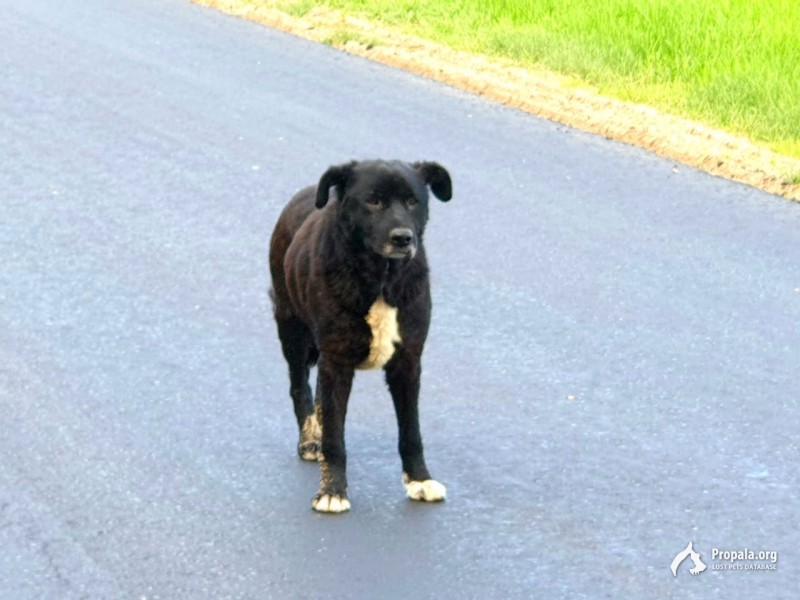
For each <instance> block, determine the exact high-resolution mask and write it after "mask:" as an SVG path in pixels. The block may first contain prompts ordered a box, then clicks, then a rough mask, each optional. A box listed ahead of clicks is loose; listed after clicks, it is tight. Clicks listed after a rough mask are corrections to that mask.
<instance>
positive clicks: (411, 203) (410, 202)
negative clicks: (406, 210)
mask: <svg viewBox="0 0 800 600" xmlns="http://www.w3.org/2000/svg"><path fill="white" fill-rule="evenodd" d="M406 204H408V205H409V206H416V205H417V199H416V198H414V196H411V197H410V198H409V199H408V200H406Z"/></svg>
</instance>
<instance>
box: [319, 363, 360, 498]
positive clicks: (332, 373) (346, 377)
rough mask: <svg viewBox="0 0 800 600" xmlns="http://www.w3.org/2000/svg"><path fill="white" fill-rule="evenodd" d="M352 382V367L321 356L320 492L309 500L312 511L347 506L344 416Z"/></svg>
mask: <svg viewBox="0 0 800 600" xmlns="http://www.w3.org/2000/svg"><path fill="white" fill-rule="evenodd" d="M352 384H353V368H352V367H343V366H341V365H337V364H335V363H333V362H332V361H331V360H330V359H329V358H326V357H325V356H323V357H322V358H321V360H320V362H319V371H318V373H317V394H318V398H317V402H319V410H320V416H321V423H320V425H321V426H322V455H321V456H320V468H321V471H322V474H321V479H320V484H319V491H318V492H317V495H316V496H314V499H313V500H312V502H311V506H312V507H313V508H314V510H316V511H319V512H326V513H338V512H344V511H346V510H349V509H350V501H349V500H348V499H347V453H346V451H345V444H344V419H345V415H346V414H347V400H348V398H349V397H350V388H351V386H352Z"/></svg>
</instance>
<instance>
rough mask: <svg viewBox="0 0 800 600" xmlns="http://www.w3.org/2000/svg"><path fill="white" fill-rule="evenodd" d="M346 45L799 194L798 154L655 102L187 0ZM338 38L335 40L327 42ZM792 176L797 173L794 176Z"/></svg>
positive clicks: (382, 35) (351, 25) (344, 24)
mask: <svg viewBox="0 0 800 600" xmlns="http://www.w3.org/2000/svg"><path fill="white" fill-rule="evenodd" d="M191 1H192V2H194V3H195V4H198V5H201V6H204V7H207V8H211V9H215V10H219V11H221V12H224V13H227V14H229V15H232V16H235V17H239V18H245V19H248V20H250V21H255V22H257V23H260V24H262V25H266V26H268V27H271V28H273V29H278V30H280V31H284V32H287V33H290V34H293V35H296V36H298V37H302V38H305V39H308V40H312V41H315V42H320V43H327V44H329V45H332V46H334V47H336V48H338V49H340V50H342V51H344V52H347V53H349V54H353V55H356V56H361V57H364V58H367V59H370V60H374V61H377V62H380V63H383V64H386V65H389V66H392V67H396V68H400V69H403V70H406V71H410V72H413V73H416V74H419V75H422V76H424V77H427V78H430V79H434V80H437V81H440V82H442V83H445V84H448V85H451V86H453V87H456V88H459V89H463V90H466V91H469V92H472V93H474V94H477V95H480V96H485V97H486V98H489V99H491V100H494V101H496V102H499V103H501V104H504V105H507V106H511V107H514V108H517V109H520V110H523V111H525V112H527V113H530V114H533V115H535V116H537V117H541V118H544V119H547V120H550V121H555V122H558V123H561V124H564V125H568V126H570V127H574V128H576V129H580V130H582V131H587V132H591V133H594V134H598V135H602V136H604V137H606V138H609V139H612V140H616V141H620V142H623V143H627V144H631V145H634V146H638V147H641V148H644V149H646V150H648V151H650V152H653V153H655V154H657V155H659V156H662V157H664V158H667V159H670V160H673V161H675V162H677V163H680V164H682V165H685V166H689V167H693V168H697V169H700V170H702V171H705V172H707V173H710V174H712V175H716V176H719V177H723V178H725V179H730V180H732V181H736V182H739V183H744V184H747V185H750V186H752V187H755V188H758V189H761V190H764V191H766V192H769V193H771V194H775V195H777V196H781V197H784V198H787V199H791V200H800V182H798V183H793V182H792V181H791V180H790V178H796V177H797V176H800V160H799V159H794V158H791V157H787V156H783V155H780V154H777V153H775V152H773V151H771V150H769V149H767V148H765V147H763V146H759V145H758V144H755V143H753V142H751V141H750V140H748V139H746V138H744V137H740V136H736V135H733V134H730V133H727V132H724V131H720V130H716V129H714V128H712V127H709V126H707V125H704V124H701V123H698V122H696V121H692V120H690V119H685V118H682V117H676V116H673V115H668V114H664V113H661V112H659V111H657V110H656V109H654V108H652V107H649V106H645V105H640V104H634V103H632V102H625V101H621V100H616V99H613V98H609V97H607V96H602V95H600V94H598V93H596V92H595V91H593V90H592V89H589V88H586V87H576V85H575V83H574V82H573V81H571V80H570V79H568V78H566V77H562V76H560V75H557V74H554V73H549V72H544V71H533V70H531V69H526V68H522V67H520V66H518V65H515V64H514V63H512V62H510V61H505V60H501V59H494V58H488V57H486V56H480V55H474V54H470V53H467V52H462V51H457V50H452V49H450V48H448V47H445V46H441V45H438V44H435V43H433V42H430V41H427V40H423V39H421V38H417V37H414V36H410V35H406V34H401V33H398V32H397V31H395V30H392V29H390V28H386V27H382V26H380V25H376V24H374V23H370V22H366V21H363V20H360V19H356V18H353V17H350V16H346V15H343V14H342V13H340V12H339V11H335V10H330V9H326V8H315V9H313V10H312V11H311V12H309V13H308V14H307V15H305V16H304V17H302V18H299V17H294V16H292V15H289V14H287V13H285V12H283V11H281V10H278V9H276V8H269V7H262V6H254V5H252V4H248V3H247V2H246V0H191ZM337 40H340V41H341V42H340V43H333V41H337ZM795 180H796V179H795Z"/></svg>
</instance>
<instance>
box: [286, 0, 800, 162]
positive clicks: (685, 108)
mask: <svg viewBox="0 0 800 600" xmlns="http://www.w3.org/2000/svg"><path fill="white" fill-rule="evenodd" d="M317 5H325V6H329V7H332V8H338V9H340V10H342V11H344V12H347V13H350V14H354V15H359V16H362V17H366V18H368V19H371V20H374V21H378V22H382V23H386V24H390V25H394V26H397V27H399V28H401V29H402V30H404V31H406V32H409V33H414V34H416V35H419V36H421V37H426V38H429V39H432V40H435V41H438V42H440V43H443V44H446V45H448V46H451V47H453V48H457V49H462V50H468V51H472V52H477V53H481V54H488V55H494V56H502V57H507V58H511V59H513V60H516V61H518V62H520V63H522V64H524V65H531V66H542V67H545V68H548V69H552V70H555V71H558V72H561V73H564V74H567V75H570V76H573V77H576V78H578V79H579V80H581V81H584V82H587V83H589V84H591V85H593V86H597V87H598V88H599V90H600V92H601V93H605V94H609V95H612V96H616V97H619V98H622V99H626V100H633V101H635V102H643V103H647V104H650V105H653V106H656V107H658V108H661V109H663V110H667V111H670V112H672V113H675V114H681V115H685V116H688V117H691V118H695V119H699V120H702V121H705V122H707V123H710V124H712V125H714V126H717V127H722V128H724V129H727V130H729V131H733V132H736V133H740V134H745V135H748V136H749V137H751V138H752V139H754V140H756V141H760V142H763V143H766V144H767V145H769V146H770V147H772V148H773V149H775V150H777V151H778V152H782V153H784V154H789V155H792V156H796V157H800V1H798V0H603V1H599V0H572V1H571V2H563V1H561V0H428V1H422V0H325V1H322V2H314V1H313V0H299V1H298V0H285V2H284V6H285V7H291V10H292V11H293V12H295V13H302V12H305V11H308V10H310V9H311V8H313V7H314V6H317Z"/></svg>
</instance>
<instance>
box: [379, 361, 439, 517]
mask: <svg viewBox="0 0 800 600" xmlns="http://www.w3.org/2000/svg"><path fill="white" fill-rule="evenodd" d="M419 358H420V357H419V355H414V354H411V353H410V352H403V353H402V354H401V355H399V356H397V357H395V360H393V361H392V362H390V363H389V365H387V367H386V383H387V384H388V385H389V391H390V392H391V394H392V400H393V401H394V409H395V413H396V415H397V426H398V430H399V436H398V437H399V443H398V449H399V451H400V458H401V460H402V462H403V486H404V487H405V488H406V493H407V494H408V497H409V498H411V499H412V500H421V501H424V502H439V501H441V500H444V499H445V496H446V495H447V489H446V488H445V487H444V486H443V485H442V484H441V483H439V482H438V481H436V480H435V479H432V478H431V475H430V473H429V472H428V467H427V466H426V464H425V456H424V453H423V449H422V436H421V434H420V431H419V410H418V401H419V383H420V360H419Z"/></svg>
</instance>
